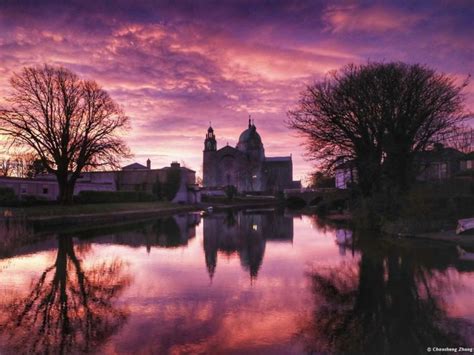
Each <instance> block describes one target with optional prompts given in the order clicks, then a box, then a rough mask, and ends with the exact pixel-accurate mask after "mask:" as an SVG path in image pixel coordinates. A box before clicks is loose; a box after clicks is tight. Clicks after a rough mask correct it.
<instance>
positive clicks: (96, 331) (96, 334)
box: [0, 236, 130, 354]
mask: <svg viewBox="0 0 474 355" xmlns="http://www.w3.org/2000/svg"><path fill="white" fill-rule="evenodd" d="M76 251H77V249H76ZM76 251H75V249H74V243H73V238H72V237H71V236H59V237H58V249H57V256H56V260H55V262H54V264H53V265H51V266H49V267H48V268H46V270H45V271H44V272H43V273H42V274H41V275H40V277H39V278H38V279H37V280H35V281H34V282H33V283H32V286H31V289H30V291H29V293H28V294H27V295H26V297H21V298H17V297H13V299H10V300H7V301H4V302H2V303H3V305H2V306H1V307H2V312H1V313H2V315H3V316H2V317H3V318H2V320H1V323H0V332H1V335H2V337H3V339H4V341H6V347H7V349H8V350H9V351H11V352H20V353H61V354H62V353H66V354H67V353H72V352H74V353H76V352H88V351H92V350H94V349H96V348H97V347H98V346H99V345H101V344H103V343H105V341H106V340H107V339H108V338H109V337H110V336H111V335H113V334H114V333H115V332H117V330H118V329H119V328H120V327H121V326H122V325H123V324H124V322H125V321H126V318H127V312H126V311H125V310H124V309H119V308H116V307H114V305H113V302H114V300H115V299H116V298H117V296H118V295H119V294H120V293H121V292H122V291H123V290H124V289H125V288H126V287H127V286H128V285H129V283H130V278H129V276H124V275H123V267H124V264H123V263H122V262H121V261H120V260H117V259H116V260H114V261H112V262H110V263H106V262H104V263H101V264H97V265H94V266H92V267H90V268H83V266H82V265H81V260H80V259H79V258H78V257H77V255H76Z"/></svg>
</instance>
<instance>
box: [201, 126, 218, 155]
mask: <svg viewBox="0 0 474 355" xmlns="http://www.w3.org/2000/svg"><path fill="white" fill-rule="evenodd" d="M216 150H217V142H216V136H215V135H214V130H213V129H212V126H210V125H209V128H208V129H207V134H206V139H205V140H204V151H205V152H215V151H216Z"/></svg>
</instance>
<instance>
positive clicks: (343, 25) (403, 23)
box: [324, 5, 424, 33]
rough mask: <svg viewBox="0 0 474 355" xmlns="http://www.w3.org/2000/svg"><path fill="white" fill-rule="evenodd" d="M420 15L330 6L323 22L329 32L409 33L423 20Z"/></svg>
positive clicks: (377, 8)
mask: <svg viewBox="0 0 474 355" xmlns="http://www.w3.org/2000/svg"><path fill="white" fill-rule="evenodd" d="M423 18H424V16H422V15H420V14H412V13H407V12H405V11H402V10H399V9H396V8H384V7H381V6H373V7H368V8H362V7H358V6H355V5H351V6H332V7H329V8H328V9H327V10H326V11H325V12H324V20H325V22H326V24H327V26H328V27H327V28H328V30H329V31H331V32H334V33H337V32H352V31H363V32H385V31H402V32H405V31H409V30H410V29H411V28H412V26H413V25H415V24H416V23H418V22H419V21H421V20H423Z"/></svg>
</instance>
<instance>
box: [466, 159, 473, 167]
mask: <svg viewBox="0 0 474 355" xmlns="http://www.w3.org/2000/svg"><path fill="white" fill-rule="evenodd" d="M466 168H467V169H472V168H474V160H468V161H466Z"/></svg>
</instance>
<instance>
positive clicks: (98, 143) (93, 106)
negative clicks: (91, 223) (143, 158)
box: [0, 65, 129, 203]
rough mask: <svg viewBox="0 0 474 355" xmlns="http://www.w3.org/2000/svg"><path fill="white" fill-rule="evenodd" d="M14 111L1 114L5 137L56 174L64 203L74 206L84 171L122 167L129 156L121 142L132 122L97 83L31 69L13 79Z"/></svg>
mask: <svg viewBox="0 0 474 355" xmlns="http://www.w3.org/2000/svg"><path fill="white" fill-rule="evenodd" d="M10 83H11V86H12V95H11V96H10V97H9V98H8V102H9V103H10V107H8V108H7V109H6V110H0V132H1V133H2V134H4V135H6V136H7V137H8V138H9V140H10V141H11V143H12V144H13V145H14V146H18V147H21V148H24V147H27V148H28V149H30V150H32V151H33V152H34V153H35V154H36V155H37V156H38V157H39V158H40V159H41V163H42V167H44V169H46V170H47V171H48V172H49V173H51V174H54V175H56V178H57V181H58V186H59V199H60V201H61V202H62V203H69V202H71V201H72V196H73V192H74V186H75V183H76V181H77V179H78V178H79V177H80V175H81V172H82V171H84V170H88V169H92V168H98V167H103V166H117V165H118V163H119V160H120V159H121V158H123V157H128V156H129V150H128V148H127V146H126V144H125V142H124V141H123V139H122V137H121V133H122V132H123V131H124V130H125V129H127V128H128V117H127V116H125V114H124V112H123V110H122V109H121V107H120V106H119V105H118V104H117V103H116V102H115V101H114V100H113V99H112V98H111V97H110V96H109V94H108V93H107V92H106V91H105V90H103V89H102V88H101V87H100V86H99V85H98V84H97V83H96V82H94V81H88V80H80V79H79V77H78V76H77V75H76V74H74V73H73V72H71V71H70V70H67V69H65V68H62V67H54V66H49V65H45V66H43V67H26V68H23V70H22V71H21V72H20V73H15V74H14V75H13V76H12V78H11V80H10Z"/></svg>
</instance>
